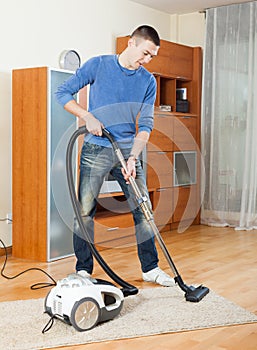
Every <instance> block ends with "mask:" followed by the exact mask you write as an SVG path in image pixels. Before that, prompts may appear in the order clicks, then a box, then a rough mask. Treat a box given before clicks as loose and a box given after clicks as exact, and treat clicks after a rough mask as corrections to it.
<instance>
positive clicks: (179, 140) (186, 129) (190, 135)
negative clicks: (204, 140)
mask: <svg viewBox="0 0 257 350" xmlns="http://www.w3.org/2000/svg"><path fill="white" fill-rule="evenodd" d="M197 125H198V124H197V118H194V117H186V116H185V117H177V118H174V137H173V140H174V150H176V151H180V150H184V151H185V150H196V149H197V148H198V144H197Z"/></svg>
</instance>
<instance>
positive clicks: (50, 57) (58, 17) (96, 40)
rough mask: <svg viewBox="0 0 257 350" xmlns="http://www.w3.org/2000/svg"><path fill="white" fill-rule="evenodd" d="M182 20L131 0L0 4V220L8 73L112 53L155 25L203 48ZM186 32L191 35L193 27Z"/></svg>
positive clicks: (5, 177)
mask: <svg viewBox="0 0 257 350" xmlns="http://www.w3.org/2000/svg"><path fill="white" fill-rule="evenodd" d="M180 17H181V16H179V17H178V16H177V17H174V16H170V15H168V14H165V13H163V12H160V11H156V10H153V9H151V8H148V7H146V6H143V5H139V4H136V3H134V2H132V1H129V0H108V1H106V0H94V1H92V0H72V1H71V0H1V1H0V32H1V33H2V35H1V53H2V56H1V61H0V169H1V181H0V194H1V195H0V218H5V217H6V214H7V213H11V212H12V193H11V187H12V186H11V182H12V171H11V157H12V148H11V123H12V114H11V103H12V101H11V75H12V69H15V68H21V67H22V68H23V67H37V66H50V67H53V68H59V63H58V59H59V55H60V53H61V52H62V51H63V50H66V49H76V50H77V51H78V52H79V53H80V55H81V58H82V61H85V60H86V59H88V58H89V57H91V56H94V55H98V54H102V53H114V52H115V38H116V37H117V36H123V35H127V34H130V33H131V32H132V31H133V29H135V28H136V27H137V26H138V25H140V24H149V25H152V26H154V27H155V28H156V29H157V30H158V32H159V34H160V36H161V38H162V39H165V40H172V41H179V40H182V41H183V43H186V42H187V43H188V44H189V42H190V41H191V42H193V41H194V44H192V45H193V46H195V45H201V43H202V42H201V38H198V36H197V38H196V40H192V38H190V37H189V36H188V31H187V30H186V21H184V20H183V19H182V18H181V19H180ZM194 20H195V19H194ZM182 23H183V30H182V28H181V25H182ZM172 28H173V34H172V35H171V30H172ZM178 29H180V30H181V34H179V33H178V32H177V30H178ZM174 31H175V33H174ZM189 33H190V35H191V33H193V32H192V30H191V28H189ZM198 40H199V42H198V44H197V41H198ZM14 151H15V150H14ZM11 227H12V225H7V224H6V223H5V222H0V238H1V239H2V240H3V241H4V243H5V245H6V246H10V245H11V244H12V237H11Z"/></svg>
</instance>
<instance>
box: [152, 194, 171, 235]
mask: <svg viewBox="0 0 257 350" xmlns="http://www.w3.org/2000/svg"><path fill="white" fill-rule="evenodd" d="M153 211H154V220H155V223H156V225H158V226H161V227H164V226H165V225H167V224H169V223H171V222H172V216H173V212H174V205H173V188H158V189H157V190H156V191H155V193H154V196H153ZM161 227H160V229H161Z"/></svg>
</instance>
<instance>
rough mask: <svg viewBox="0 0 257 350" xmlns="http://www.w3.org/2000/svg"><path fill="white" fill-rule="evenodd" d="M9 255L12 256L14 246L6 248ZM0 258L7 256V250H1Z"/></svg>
mask: <svg viewBox="0 0 257 350" xmlns="http://www.w3.org/2000/svg"><path fill="white" fill-rule="evenodd" d="M6 251H7V255H11V254H12V246H9V247H6ZM0 256H5V249H4V248H0Z"/></svg>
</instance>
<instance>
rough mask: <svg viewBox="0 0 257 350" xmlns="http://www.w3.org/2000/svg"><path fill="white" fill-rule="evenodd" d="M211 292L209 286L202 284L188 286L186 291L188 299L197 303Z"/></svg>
mask: <svg viewBox="0 0 257 350" xmlns="http://www.w3.org/2000/svg"><path fill="white" fill-rule="evenodd" d="M208 293H209V288H207V287H204V286H202V285H200V286H198V287H192V286H190V287H188V290H187V291H186V293H185V298H186V301H192V302H194V303H197V302H198V301H200V300H202V299H203V297H205V295H206V294H208Z"/></svg>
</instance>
